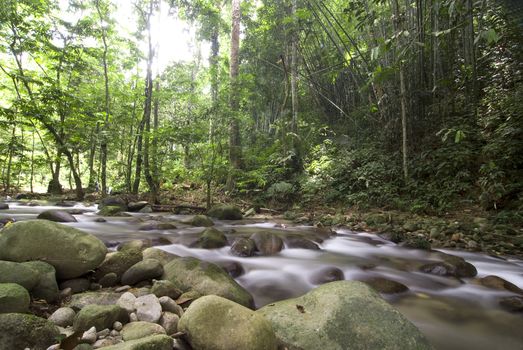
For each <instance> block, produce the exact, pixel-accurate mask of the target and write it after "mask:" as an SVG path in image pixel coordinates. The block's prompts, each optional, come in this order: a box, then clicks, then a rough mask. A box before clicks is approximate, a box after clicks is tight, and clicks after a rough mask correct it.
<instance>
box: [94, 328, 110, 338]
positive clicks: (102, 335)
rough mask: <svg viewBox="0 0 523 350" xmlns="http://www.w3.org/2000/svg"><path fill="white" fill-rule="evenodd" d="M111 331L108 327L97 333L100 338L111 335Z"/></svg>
mask: <svg viewBox="0 0 523 350" xmlns="http://www.w3.org/2000/svg"><path fill="white" fill-rule="evenodd" d="M110 332H111V331H110V330H109V328H106V329H103V330H101V331H100V332H98V333H97V335H98V338H105V337H107V336H108V335H109V333H110Z"/></svg>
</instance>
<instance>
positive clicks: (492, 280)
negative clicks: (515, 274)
mask: <svg viewBox="0 0 523 350" xmlns="http://www.w3.org/2000/svg"><path fill="white" fill-rule="evenodd" d="M479 283H480V284H481V285H482V286H484V287H487V288H491V289H499V290H507V291H509V292H512V293H517V294H523V290H522V289H521V288H519V287H518V286H516V285H515V284H513V283H510V282H509V281H506V280H504V279H503V278H501V277H498V276H493V275H490V276H486V277H483V278H481V279H480V280H479Z"/></svg>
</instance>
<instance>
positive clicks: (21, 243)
mask: <svg viewBox="0 0 523 350" xmlns="http://www.w3.org/2000/svg"><path fill="white" fill-rule="evenodd" d="M58 247H59V249H57V248H58ZM106 253H107V248H106V247H105V245H104V244H103V242H102V241H100V240H99V239H98V238H96V237H95V236H93V235H91V234H88V233H85V232H82V231H80V230H78V229H76V228H74V227H69V226H65V225H62V224H59V223H56V222H52V221H47V220H29V221H21V222H17V223H14V224H12V225H9V227H6V228H4V229H3V230H2V235H0V259H2V260H9V261H17V262H22V261H29V260H42V261H45V262H46V263H48V264H51V265H53V266H54V268H55V269H56V277H57V278H58V279H69V278H74V277H78V276H81V275H83V274H85V273H87V272H89V271H91V270H93V269H95V268H96V267H98V266H99V265H100V263H101V262H102V261H103V259H104V257H105V254H106Z"/></svg>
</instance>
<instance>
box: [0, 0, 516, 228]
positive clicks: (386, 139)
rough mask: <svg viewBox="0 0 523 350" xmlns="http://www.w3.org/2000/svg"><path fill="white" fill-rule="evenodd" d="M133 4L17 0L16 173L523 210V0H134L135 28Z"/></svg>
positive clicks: (13, 41)
mask: <svg viewBox="0 0 523 350" xmlns="http://www.w3.org/2000/svg"><path fill="white" fill-rule="evenodd" d="M119 5H120V6H121V4H120V3H118V2H115V1H112V2H111V1H108V0H96V1H81V0H74V1H73V0H71V1H52V0H39V1H37V0H20V1H14V0H9V1H6V3H5V6H3V8H2V10H1V12H0V16H1V21H0V23H1V26H0V36H1V37H2V45H1V51H0V55H1V56H0V70H1V71H0V73H1V74H0V84H1V85H0V88H1V92H2V93H1V95H0V107H1V109H0V123H1V126H2V127H1V129H0V133H1V137H0V150H1V156H0V164H1V169H2V172H1V186H2V191H3V192H5V193H15V192H17V191H30V192H33V191H36V190H37V189H38V191H44V192H45V191H48V192H50V193H61V192H62V191H66V190H69V189H71V190H74V191H75V196H76V198H77V199H83V198H84V196H85V194H86V193H91V192H94V191H95V190H98V192H99V193H100V194H101V195H102V196H103V195H105V194H107V193H108V192H109V190H110V191H111V192H112V193H115V192H120V193H122V192H128V193H135V194H136V193H147V194H148V196H149V197H150V198H151V199H152V200H153V201H155V202H158V201H161V200H162V197H161V193H162V192H163V191H170V190H173V188H175V187H176V186H178V185H180V184H191V185H192V186H193V188H197V189H199V190H201V191H202V192H204V193H206V194H207V196H206V198H207V202H208V203H207V205H208V206H209V205H210V203H211V202H212V201H213V200H214V197H215V195H216V194H217V193H225V194H226V195H227V196H240V197H246V198H250V199H251V200H254V202H256V203H259V204H260V205H270V203H273V204H274V203H279V204H283V203H287V205H288V206H289V207H292V203H296V202H298V203H310V204H311V205H315V204H324V203H328V204H331V203H332V204H333V205H341V206H345V207H355V208H363V209H365V208H387V209H399V210H403V211H411V212H416V213H427V214H435V215H438V214H442V213H445V212H446V211H449V210H457V209H458V210H459V208H463V207H470V206H472V207H478V208H480V209H481V210H488V211H492V212H495V213H499V212H500V211H503V210H510V211H512V214H511V215H510V216H511V219H513V220H516V221H519V222H521V219H522V218H521V215H519V214H517V212H518V211H519V212H521V209H522V186H523V185H522V181H523V180H522V179H523V177H522V169H523V152H521V150H522V149H523V145H522V129H521V127H522V113H521V112H522V110H523V109H522V86H521V84H522V83H521V62H522V61H521V55H522V52H521V46H522V45H521V39H522V35H521V29H522V26H521V17H520V16H519V15H518V14H520V12H518V6H519V5H517V2H516V3H512V4H511V3H503V2H497V1H492V0H483V1H477V2H474V1H472V0H431V1H423V0H416V1H404V2H399V1H397V0H390V1H384V0H374V1H363V0H361V1H352V2H350V3H346V2H344V1H317V0H311V1H308V0H307V1H299V0H293V1H243V2H241V1H232V2H230V3H229V2H223V3H221V2H220V1H204V0H198V1H182V0H179V1H175V0H171V1H168V2H165V3H161V2H160V1H158V0H156V1H153V0H151V1H135V2H133V5H132V6H131V11H132V12H133V14H134V17H133V18H134V19H135V20H136V23H135V24H136V26H135V27H134V28H133V29H134V31H133V32H129V31H127V32H125V31H124V30H122V26H121V24H120V23H119V22H118V18H117V16H118V15H119V13H118V12H117V10H118V6H119ZM127 7H129V6H127ZM519 7H520V6H519ZM160 11H163V12H164V13H167V15H168V16H171V17H176V18H178V19H179V20H181V21H184V22H185V23H186V24H187V25H188V26H190V27H191V28H192V30H193V34H194V35H193V37H192V39H193V42H192V49H191V50H192V52H191V56H192V57H191V58H190V59H189V60H185V61H178V62H170V63H169V64H167V65H165V66H164V67H161V68H160V66H159V64H157V61H158V56H159V55H161V54H162V48H161V47H159V45H158V37H155V36H154V34H158V32H157V33H153V30H152V27H154V26H155V23H154V22H155V21H157V20H158V18H160V17H159V13H160ZM519 11H520V8H519ZM162 35H165V33H163V34H162ZM186 35H189V32H188V31H187V32H186ZM157 36H158V35H157ZM171 40H172V41H173V43H172V44H173V45H175V42H176V41H177V40H181V38H177V37H172V38H171Z"/></svg>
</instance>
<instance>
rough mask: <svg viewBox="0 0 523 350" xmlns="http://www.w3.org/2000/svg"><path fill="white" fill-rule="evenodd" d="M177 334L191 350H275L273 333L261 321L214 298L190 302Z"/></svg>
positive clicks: (230, 302) (228, 302)
mask: <svg viewBox="0 0 523 350" xmlns="http://www.w3.org/2000/svg"><path fill="white" fill-rule="evenodd" d="M209 315H212V316H213V317H209ZM178 330H179V331H180V332H184V333H185V336H184V337H185V339H186V340H187V341H188V342H189V344H190V345H191V346H192V348H193V349H199V350H229V349H249V350H276V349H277V341H276V337H275V335H274V331H273V330H272V327H271V324H270V323H269V322H268V321H267V320H266V319H265V318H264V317H262V316H261V315H260V314H257V313H255V312H254V311H252V310H250V309H248V308H246V307H244V306H242V305H239V304H236V303H235V302H232V301H230V300H227V299H225V298H221V297H219V296H216V295H207V296H204V297H201V298H199V299H198V300H196V301H194V302H193V303H192V304H191V306H189V308H188V309H187V310H186V311H185V313H184V314H183V316H182V317H181V318H180V322H179V323H178Z"/></svg>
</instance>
